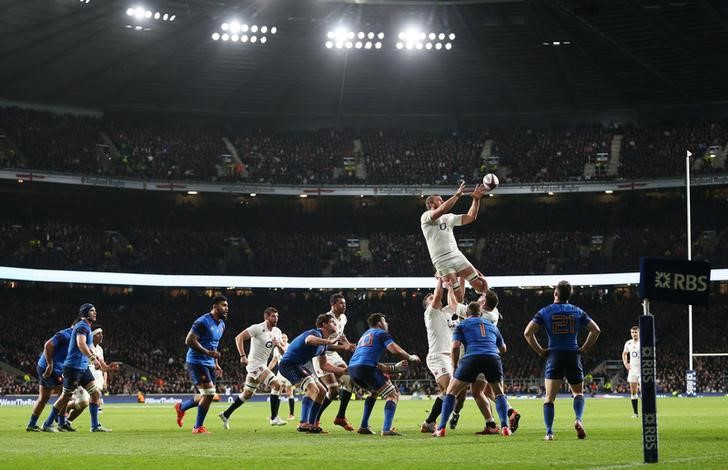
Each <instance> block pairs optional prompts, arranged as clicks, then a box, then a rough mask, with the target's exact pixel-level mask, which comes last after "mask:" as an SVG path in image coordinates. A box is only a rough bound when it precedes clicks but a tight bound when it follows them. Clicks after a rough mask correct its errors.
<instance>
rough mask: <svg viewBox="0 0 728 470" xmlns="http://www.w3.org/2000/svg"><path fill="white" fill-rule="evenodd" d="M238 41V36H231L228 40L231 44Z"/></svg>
mask: <svg viewBox="0 0 728 470" xmlns="http://www.w3.org/2000/svg"><path fill="white" fill-rule="evenodd" d="M238 39H240V36H238V35H237V34H231V35H230V40H231V41H232V42H238Z"/></svg>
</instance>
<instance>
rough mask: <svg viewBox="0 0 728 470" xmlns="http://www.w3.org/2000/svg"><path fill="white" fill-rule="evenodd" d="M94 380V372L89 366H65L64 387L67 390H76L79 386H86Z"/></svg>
mask: <svg viewBox="0 0 728 470" xmlns="http://www.w3.org/2000/svg"><path fill="white" fill-rule="evenodd" d="M93 381H94V374H92V373H91V370H89V368H88V367H87V368H85V369H73V368H71V367H64V368H63V388H65V389H66V390H76V389H77V388H78V386H79V385H80V386H81V387H86V385H88V384H90V383H91V382H93Z"/></svg>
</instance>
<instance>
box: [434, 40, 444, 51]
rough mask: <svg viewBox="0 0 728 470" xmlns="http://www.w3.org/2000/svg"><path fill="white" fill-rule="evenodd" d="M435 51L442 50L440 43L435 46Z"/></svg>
mask: <svg viewBox="0 0 728 470" xmlns="http://www.w3.org/2000/svg"><path fill="white" fill-rule="evenodd" d="M435 49H437V50H438V51H439V50H440V49H442V43H439V42H438V43H437V44H435Z"/></svg>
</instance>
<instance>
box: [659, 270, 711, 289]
mask: <svg viewBox="0 0 728 470" xmlns="http://www.w3.org/2000/svg"><path fill="white" fill-rule="evenodd" d="M655 287H656V288H659V289H674V290H681V291H687V292H705V291H707V290H708V276H696V275H695V274H682V273H668V272H664V271H657V272H655Z"/></svg>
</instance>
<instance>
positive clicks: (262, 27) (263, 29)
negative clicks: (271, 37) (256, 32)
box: [260, 26, 268, 34]
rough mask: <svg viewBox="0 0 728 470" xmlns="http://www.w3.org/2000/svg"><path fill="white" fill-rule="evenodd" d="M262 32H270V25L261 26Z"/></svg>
mask: <svg viewBox="0 0 728 470" xmlns="http://www.w3.org/2000/svg"><path fill="white" fill-rule="evenodd" d="M260 32H261V33H263V34H265V33H267V32H268V27H267V26H261V27H260Z"/></svg>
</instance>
